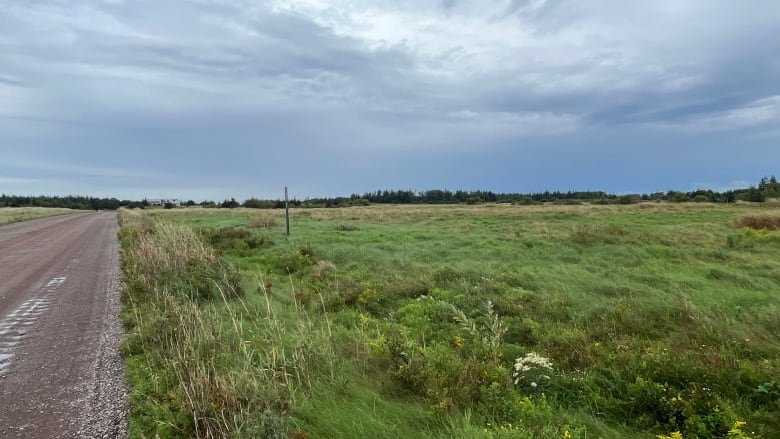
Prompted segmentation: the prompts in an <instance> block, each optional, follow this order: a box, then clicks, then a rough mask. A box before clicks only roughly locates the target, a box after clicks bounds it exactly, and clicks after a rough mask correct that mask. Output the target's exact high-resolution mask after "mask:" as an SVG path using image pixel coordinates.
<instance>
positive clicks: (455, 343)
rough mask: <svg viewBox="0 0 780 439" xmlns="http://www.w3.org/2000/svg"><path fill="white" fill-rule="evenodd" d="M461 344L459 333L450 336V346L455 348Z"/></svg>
mask: <svg viewBox="0 0 780 439" xmlns="http://www.w3.org/2000/svg"><path fill="white" fill-rule="evenodd" d="M461 346H463V337H461V336H460V335H456V336H455V337H453V338H452V347H454V348H456V349H457V348H460V347H461Z"/></svg>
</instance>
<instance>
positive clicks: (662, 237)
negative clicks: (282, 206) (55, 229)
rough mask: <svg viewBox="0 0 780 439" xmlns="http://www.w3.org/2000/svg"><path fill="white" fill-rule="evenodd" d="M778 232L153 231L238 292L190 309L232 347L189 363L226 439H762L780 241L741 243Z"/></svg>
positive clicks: (411, 215) (320, 224)
mask: <svg viewBox="0 0 780 439" xmlns="http://www.w3.org/2000/svg"><path fill="white" fill-rule="evenodd" d="M778 213H780V209H778V206H777V205H772V204H764V205H749V204H737V205H710V204H707V203H697V204H665V203H663V204H662V203H647V204H640V205H632V206H590V205H581V206H528V207H522V206H506V205H481V206H435V207H434V206H370V207H356V208H345V209H311V210H300V209H298V210H293V211H292V218H293V219H292V236H291V237H289V238H286V237H285V236H284V218H283V215H282V212H280V211H255V210H250V209H235V210H222V209H220V210H216V209H175V210H170V211H154V212H153V213H151V214H147V215H146V220H147V221H148V219H149V217H152V218H155V219H157V220H164V221H173V222H175V223H180V224H182V225H185V226H187V227H192V228H194V229H195V230H198V231H199V233H200V236H201V239H202V240H203V241H204V242H207V243H209V245H210V246H212V247H213V248H215V249H216V250H215V251H216V253H217V254H221V255H222V256H223V257H224V258H225V259H227V260H228V261H229V262H230V263H231V264H234V265H235V266H237V267H238V268H239V269H240V271H241V273H242V276H243V281H241V287H242V288H241V289H242V291H245V294H243V295H241V298H240V299H238V298H236V299H228V300H224V301H223V300H221V299H220V300H208V301H205V302H204V301H203V300H200V301H196V303H198V304H199V305H197V306H196V307H195V309H197V310H198V312H199V313H204V312H205V313H208V315H209V316H210V317H209V319H206V320H208V321H209V322H211V323H210V324H211V325H219V326H220V327H222V329H221V330H220V331H217V334H216V335H214V337H216V338H214V340H215V341H214V343H215V344H218V343H222V342H218V341H216V340H219V338H220V337H222V338H225V339H227V340H230V339H233V338H235V337H238V338H239V339H241V341H240V342H235V343H234V344H235V345H236V346H235V347H234V348H233V349H227V350H225V351H224V352H221V351H220V352H217V353H216V354H215V353H213V352H211V353H208V355H206V353H203V352H201V353H198V352H194V353H193V354H192V355H193V356H194V357H195V359H196V360H197V359H198V358H201V357H203V358H206V359H208V358H211V359H209V360H208V361H210V362H211V363H210V364H212V365H213V366H214V371H213V373H214V374H215V375H216V376H217V377H219V376H221V375H222V374H224V376H225V377H228V378H224V379H225V380H226V382H234V383H236V385H235V388H234V389H233V390H231V392H235V393H236V394H237V395H238V396H235V397H234V398H233V400H232V401H234V404H233V409H232V410H233V412H232V414H231V416H234V418H231V419H233V420H234V421H233V424H234V427H230V426H229V425H228V424H229V422H225V426H224V427H220V428H222V430H219V431H220V432H222V433H224V434H225V435H229V434H232V435H233V436H236V437H254V436H252V435H251V434H256V433H257V432H258V431H261V430H262V431H263V432H264V434H265V435H266V436H268V437H297V438H305V437H312V438H314V437H344V438H349V437H355V438H357V437H366V436H369V437H404V436H406V437H442V438H443V437H464V438H465V437H507V438H509V437H541V438H560V437H564V434H565V432H567V431H568V432H569V434H570V435H571V437H575V438H579V437H583V438H584V437H607V438H608V437H614V438H622V437H629V438H653V437H655V436H656V435H659V434H670V433H672V432H674V431H681V432H683V434H684V435H685V437H686V438H689V437H690V438H693V437H702V438H704V437H726V436H728V435H729V430H730V429H731V427H732V426H733V425H734V422H736V421H737V420H744V421H746V422H747V426H746V427H744V430H745V431H748V432H753V433H751V436H750V437H764V438H772V437H777V436H778V435H780V423H779V422H778V421H777V419H780V385H779V384H778V383H780V340H779V339H778V337H777V333H778V328H780V294H778V291H780V232H777V231H770V230H753V229H743V228H740V227H738V226H737V224H738V222H739V221H740V220H741V219H744V218H745V217H770V218H775V217H777V216H778ZM250 224H255V225H257V224H262V225H263V226H262V227H257V226H255V227H249V225H250ZM740 224H741V223H740ZM139 227H140V226H139ZM125 244H126V246H131V245H132V244H133V243H132V240H131V239H128V240H126V242H125ZM178 275H184V276H185V277H186V276H190V275H191V274H187V273H184V274H182V272H178ZM167 276H170V273H169V274H168V275H167ZM157 285H158V286H162V287H165V288H166V289H167V288H169V287H170V285H179V287H181V285H182V283H181V282H179V283H178V284H176V283H175V282H174V283H173V284H172V283H170V282H168V283H163V284H157ZM144 288H145V289H146V290H150V289H154V288H157V287H154V288H153V286H151V285H146V286H145V287H144ZM185 289H186V288H185ZM147 292H148V291H147ZM158 296H159V294H158ZM190 297H192V295H190ZM177 300H180V303H179V302H177V303H179V304H178V305H177V306H180V307H186V306H187V305H186V304H187V303H188V302H191V299H187V300H184V299H177ZM488 302H490V303H491V304H492V305H491V307H490V310H488V308H487V306H488V305H487V304H488ZM156 303H157V305H156V306H152V307H149V308H143V307H142V306H141V305H140V304H139V305H138V307H137V308H136V310H137V311H138V312H140V313H141V314H139V317H138V318H137V321H143V320H144V319H147V318H150V319H151V318H152V317H150V316H147V315H146V314H145V313H150V314H152V315H155V314H159V311H158V309H159V303H160V302H156ZM131 309H132V308H131ZM187 309H188V310H189V311H187V312H192V310H191V309H189V308H187ZM236 309H239V310H242V311H241V312H236V311H235V310H236ZM177 312H181V311H177ZM458 316H460V317H458ZM212 332H213V331H212ZM132 336H133V335H132V333H131V337H132ZM199 343H200V341H199ZM227 344H230V343H227ZM250 351H251V352H253V354H252V355H249V354H248V352H250ZM532 352H533V353H537V354H539V355H541V356H543V357H545V358H548V359H550V361H551V362H552V369H550V370H547V369H539V370H536V369H534V370H532V371H530V372H527V373H525V375H523V376H522V377H520V378H519V380H518V383H517V384H515V382H514V380H515V378H517V377H515V376H513V375H512V370H513V369H512V368H513V365H514V362H515V359H516V358H521V357H523V356H525V355H527V354H530V353H532ZM140 353H141V351H139V354H140ZM155 355H157V356H160V358H162V357H163V356H164V355H165V352H164V351H160V352H157V353H156V354H155ZM214 355H216V356H217V357H218V358H216V359H215V358H213V356H214ZM248 355H249V356H248ZM274 355H277V357H274ZM279 355H281V356H283V357H284V359H283V360H284V361H282V359H281V358H280V357H279ZM136 360H137V358H135V357H133V356H132V355H131V356H130V363H129V371H130V374H131V382H135V383H138V384H134V386H135V387H136V388H138V387H143V386H142V385H140V383H142V382H144V380H145V379H147V378H148V376H145V375H143V374H141V376H138V377H136V378H133V377H134V375H133V374H136V373H137V371H138V370H142V369H143V367H139V366H137V365H136V366H134V365H133V362H134V361H136ZM197 361H200V360H197ZM142 364H143V363H142ZM145 364H146V365H147V366H146V367H148V364H149V363H148V362H147V363H145ZM160 364H162V365H164V364H165V362H164V361H163V362H162V363H160ZM269 369H273V370H277V369H279V370H277V372H276V373H271V374H270V375H269V374H268V370H269ZM534 374H536V375H534ZM147 375H148V374H147ZM545 375H546V376H549V378H545V377H544V376H545ZM252 377H255V378H256V381H257V382H253V378H252ZM231 380H232V381H231ZM169 381H170V382H169V383H168V385H169V386H168V387H169V389H168V391H169V392H170V395H169V396H168V399H167V401H168V402H171V401H173V404H168V406H165V405H164V404H160V406H159V407H153V408H148V412H152V414H153V412H154V411H155V410H158V409H159V410H161V411H163V412H165V410H162V409H161V408H160V407H163V408H164V407H171V406H176V404H180V403H182V401H184V400H186V398H182V397H180V395H178V396H177V394H176V392H177V390H176V382H175V381H176V380H175V379H171V380H169ZM532 382H533V383H534V385H533V386H532V385H531V383H532ZM145 385H146V384H144V386H145ZM229 387H230V386H227V388H229ZM227 388H221V389H222V390H220V391H219V392H216V396H217V397H219V398H222V397H224V396H225V395H224V393H226V392H228V390H227ZM142 392H147V393H148V391H147V390H142ZM242 392H244V393H245V394H244V393H242ZM252 392H257V393H259V394H261V395H264V396H263V397H262V398H260V400H256V399H253V398H250V397H249V396H248V395H250V394H251V393H252ZM171 395H172V396H171ZM220 395H221V396H220ZM242 395H243V396H242ZM263 398H265V399H263ZM263 401H266V402H263ZM268 401H271V402H272V403H268ZM209 404H213V402H210V403H209ZM274 404H276V405H274ZM182 405H186V404H182ZM178 409H180V408H178V407H177V410H178ZM183 410H184V412H185V413H186V412H187V410H191V409H186V408H185V409H183ZM170 411H175V410H168V412H170ZM168 412H165V413H160V414H159V417H160V418H161V419H166V420H165V421H153V420H151V418H153V417H154V416H152V415H150V414H149V413H143V416H140V415H139V412H138V411H137V410H134V413H135V414H136V415H135V417H134V418H133V422H134V423H135V424H132V425H138V426H139V427H138V428H139V430H134V431H140V430H143V431H145V433H144V434H136V435H135V437H153V436H152V433H153V432H154V429H153V428H151V429H150V428H146V427H148V426H149V425H150V424H152V425H154V422H158V423H159V422H163V423H165V422H168V423H172V424H176V422H177V421H176V416H181V413H179V414H178V415H176V416H174V415H171V414H170V413H168ZM166 413H167V414H166ZM258 418H260V419H261V421H262V422H260V423H259V424H258V423H257V422H256V423H255V424H254V425H250V424H251V422H248V421H245V419H258ZM172 419H173V420H172ZM239 420H243V421H239ZM242 422H243V424H242ZM184 424H186V423H184ZM261 424H262V425H261ZM510 424H511V427H509V425H510ZM166 425H167V424H166ZM144 426H145V427H144ZM144 428H145V430H144ZM242 428H243V430H242ZM215 431H217V430H215ZM229 432H232V433H229ZM250 432H251V434H250ZM273 432H275V433H273ZM192 433H193V431H192V430H191V429H190V430H186V429H185V431H184V433H183V434H184V437H186V435H187V434H190V435H191V434H192ZM222 433H220V434H222ZM277 433H278V436H273V434H277ZM144 435H146V436H144ZM201 436H203V435H201ZM203 437H207V436H203ZM729 437H736V436H729Z"/></svg>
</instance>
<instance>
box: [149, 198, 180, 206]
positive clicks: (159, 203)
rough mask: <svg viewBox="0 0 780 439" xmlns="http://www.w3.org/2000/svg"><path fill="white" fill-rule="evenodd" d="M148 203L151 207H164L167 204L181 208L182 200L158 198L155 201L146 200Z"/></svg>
mask: <svg viewBox="0 0 780 439" xmlns="http://www.w3.org/2000/svg"><path fill="white" fill-rule="evenodd" d="M146 202H147V203H149V205H150V206H163V205H165V204H173V205H174V206H180V205H181V200H179V199H178V198H162V199H160V198H156V199H153V200H146Z"/></svg>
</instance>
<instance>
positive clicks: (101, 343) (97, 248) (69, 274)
mask: <svg viewBox="0 0 780 439" xmlns="http://www.w3.org/2000/svg"><path fill="white" fill-rule="evenodd" d="M117 231H118V225H117V218H116V213H113V212H96V213H85V214H74V215H66V216H58V217H53V218H44V219H39V220H33V221H27V222H22V223H17V224H11V225H8V226H2V227H0V438H3V439H10V438H47V439H48V438H79V439H81V438H123V437H125V436H126V430H127V424H126V412H127V409H126V407H125V403H124V401H125V397H126V388H125V384H124V371H123V362H122V357H121V355H120V354H119V352H118V351H117V347H118V345H119V342H120V340H121V337H122V327H121V325H120V323H119V311H120V308H121V303H120V297H119V296H120V292H119V287H118V284H117V278H118V276H119V243H118V241H117V236H116V234H117Z"/></svg>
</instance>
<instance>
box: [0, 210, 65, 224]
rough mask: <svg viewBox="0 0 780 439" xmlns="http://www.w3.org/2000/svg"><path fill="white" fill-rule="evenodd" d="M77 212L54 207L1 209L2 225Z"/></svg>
mask: <svg viewBox="0 0 780 439" xmlns="http://www.w3.org/2000/svg"><path fill="white" fill-rule="evenodd" d="M76 212H77V211H74V210H72V209H64V208H53V207H0V225H3V224H9V223H18V222H20V221H28V220H32V219H36V218H44V217H47V216H55V215H65V214H68V213H76Z"/></svg>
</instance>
